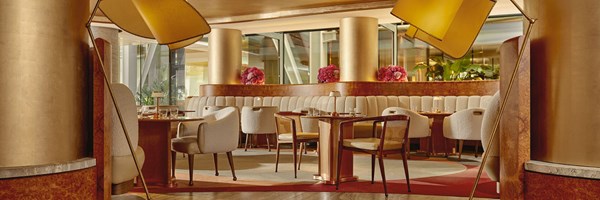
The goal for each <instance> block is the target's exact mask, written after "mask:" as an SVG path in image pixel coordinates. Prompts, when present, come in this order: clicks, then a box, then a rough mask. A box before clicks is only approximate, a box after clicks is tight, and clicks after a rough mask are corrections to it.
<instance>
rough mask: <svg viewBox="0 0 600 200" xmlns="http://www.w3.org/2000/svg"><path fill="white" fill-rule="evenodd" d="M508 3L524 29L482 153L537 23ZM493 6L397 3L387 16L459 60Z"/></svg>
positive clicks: (456, 1) (482, 2)
mask: <svg viewBox="0 0 600 200" xmlns="http://www.w3.org/2000/svg"><path fill="white" fill-rule="evenodd" d="M510 2H511V3H512V4H513V5H514V6H515V7H517V9H518V10H519V12H520V13H521V14H522V15H523V16H524V17H525V19H526V20H527V22H528V26H527V30H526V32H525V37H524V38H523V43H522V44H521V49H520V50H519V53H518V56H517V62H516V66H515V67H514V69H513V71H512V73H511V77H510V80H509V82H508V87H507V89H506V95H504V97H503V98H502V100H501V104H500V108H499V110H498V114H497V115H496V118H495V120H494V125H493V128H492V133H491V134H490V139H489V142H488V145H487V148H486V149H490V148H491V146H492V144H493V141H494V138H495V135H496V134H497V132H498V127H499V125H500V118H501V117H502V114H503V112H504V108H505V107H506V101H507V99H508V95H509V94H510V92H511V90H512V86H513V83H514V80H515V77H516V76H517V72H518V70H519V66H520V65H521V59H522V57H523V53H524V52H525V46H526V44H527V41H528V40H529V35H530V34H531V29H532V28H533V25H534V24H535V21H536V20H537V19H534V18H531V17H530V16H528V15H527V14H525V12H524V11H523V9H522V8H521V7H520V6H519V4H517V3H516V2H515V1H514V0H510ZM495 4H496V0H453V1H437V0H398V2H397V3H396V5H395V6H394V8H393V10H392V12H391V14H392V15H394V16H396V17H398V18H399V19H401V20H403V21H405V22H408V23H409V24H410V25H411V26H410V27H409V29H408V30H407V32H406V36H408V37H409V38H417V39H419V40H421V41H423V42H426V43H428V44H430V45H432V46H434V47H436V48H438V49H439V50H441V51H442V52H444V53H446V54H447V55H449V56H450V57H453V58H460V57H463V56H464V55H465V54H466V53H467V52H468V51H469V49H470V48H471V46H472V45H473V42H474V41H475V38H476V37H477V35H479V31H480V30H481V27H482V26H483V24H484V23H485V20H486V19H487V17H488V16H489V14H490V12H491V10H492V8H493V7H494V5H495ZM488 155H489V154H487V153H486V154H484V155H483V158H482V160H481V167H479V171H478V173H477V178H476V179H475V184H474V185H473V189H472V190H471V194H470V196H469V199H473V197H474V195H475V190H476V189H477V184H478V183H479V180H480V179H481V174H482V172H483V166H484V165H485V163H486V161H487V158H488Z"/></svg>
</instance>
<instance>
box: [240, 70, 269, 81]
mask: <svg viewBox="0 0 600 200" xmlns="http://www.w3.org/2000/svg"><path fill="white" fill-rule="evenodd" d="M242 84H244V85H263V84H265V73H263V71H262V70H260V69H258V68H256V67H247V68H246V69H244V72H242Z"/></svg>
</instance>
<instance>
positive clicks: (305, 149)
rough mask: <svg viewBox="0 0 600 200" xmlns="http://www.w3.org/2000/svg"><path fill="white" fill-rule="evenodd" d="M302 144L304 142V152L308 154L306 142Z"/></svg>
mask: <svg viewBox="0 0 600 200" xmlns="http://www.w3.org/2000/svg"><path fill="white" fill-rule="evenodd" d="M303 144H304V154H308V150H307V148H306V142H304V143H303Z"/></svg>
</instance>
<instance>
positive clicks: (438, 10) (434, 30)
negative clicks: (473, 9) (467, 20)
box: [392, 0, 480, 39]
mask: <svg viewBox="0 0 600 200" xmlns="http://www.w3.org/2000/svg"><path fill="white" fill-rule="evenodd" d="M463 1H464V0H398V2H397V3H396V6H394V8H393V9H392V15H394V16H396V17H398V18H400V19H402V20H403V21H405V22H408V23H410V24H411V25H413V26H415V27H417V28H418V29H421V30H423V31H425V32H427V33H428V34H429V35H431V36H433V37H435V38H437V39H443V38H444V36H445V35H446V32H447V31H448V28H449V27H450V25H451V23H452V20H454V17H455V16H456V14H457V13H458V9H459V8H460V5H461V4H462V3H463ZM466 1H469V0H466ZM477 1H480V0H477Z"/></svg>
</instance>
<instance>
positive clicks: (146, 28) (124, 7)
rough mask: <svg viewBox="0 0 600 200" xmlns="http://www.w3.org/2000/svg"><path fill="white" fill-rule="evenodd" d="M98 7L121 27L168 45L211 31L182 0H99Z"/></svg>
mask: <svg viewBox="0 0 600 200" xmlns="http://www.w3.org/2000/svg"><path fill="white" fill-rule="evenodd" d="M99 7H100V10H102V12H104V14H105V15H106V17H107V18H108V19H110V20H111V21H112V22H113V23H115V25H117V26H118V27H120V28H122V29H123V30H125V31H127V32H129V33H131V34H134V35H137V36H140V37H145V38H150V39H156V41H157V42H158V44H161V45H167V46H169V49H178V48H182V47H185V46H188V45H190V44H193V43H194V42H196V41H198V40H200V39H201V38H202V36H203V35H205V34H207V33H209V32H210V26H209V25H208V23H207V22H206V20H205V19H204V18H203V17H202V15H200V13H198V11H197V10H196V9H195V8H194V7H192V5H190V4H189V3H188V2H187V1H185V0H101V2H100V5H99Z"/></svg>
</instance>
